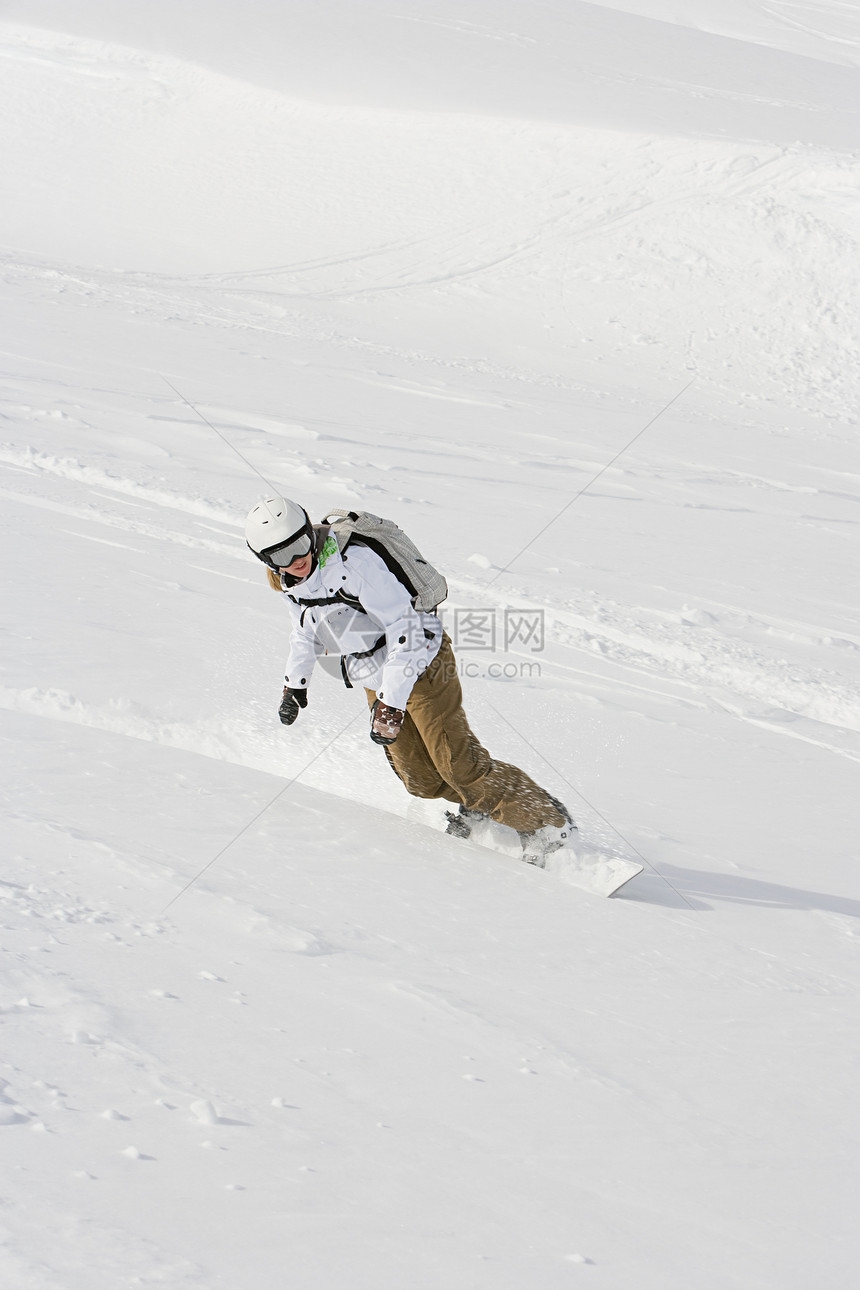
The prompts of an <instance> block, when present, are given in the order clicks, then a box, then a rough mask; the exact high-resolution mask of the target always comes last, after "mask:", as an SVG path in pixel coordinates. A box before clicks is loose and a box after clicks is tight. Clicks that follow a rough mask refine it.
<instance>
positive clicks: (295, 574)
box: [279, 551, 312, 579]
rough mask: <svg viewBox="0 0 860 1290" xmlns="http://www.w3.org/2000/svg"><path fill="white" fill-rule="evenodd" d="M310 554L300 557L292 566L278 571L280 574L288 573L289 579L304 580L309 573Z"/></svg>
mask: <svg viewBox="0 0 860 1290" xmlns="http://www.w3.org/2000/svg"><path fill="white" fill-rule="evenodd" d="M311 563H312V558H311V553H310V551H309V552H308V553H307V555H303V556H300V557H299V559H298V560H293V563H292V564H289V565H287V567H286V568H285V569H280V570H279V572H280V573H288V574H289V575H290V577H291V578H300V579H301V578H306V577H307V576H308V574H309V573H310V571H311Z"/></svg>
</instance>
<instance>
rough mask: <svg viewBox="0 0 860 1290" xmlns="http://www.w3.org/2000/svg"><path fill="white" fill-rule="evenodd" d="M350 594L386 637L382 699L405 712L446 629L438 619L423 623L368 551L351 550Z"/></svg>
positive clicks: (397, 583)
mask: <svg viewBox="0 0 860 1290" xmlns="http://www.w3.org/2000/svg"><path fill="white" fill-rule="evenodd" d="M347 565H348V568H349V570H350V575H351V576H350V584H351V585H350V591H351V592H352V593H353V594H354V595H357V596H358V598H359V600H360V601H361V604H362V606H363V608H364V610H365V612H366V613H368V614H369V615H370V616H371V618H373V619H375V620H376V622H378V623H379V625H380V627H381V628H382V630H383V631H384V632H385V642H386V658H385V663H384V664H383V668H382V683H381V685H380V688H379V692H378V693H379V697H380V699H382V700H383V702H385V703H388V704H390V705H391V707H392V708H405V707H406V703H407V700H408V699H409V695H410V694H411V693H412V687H413V686H414V684H415V682H416V681H417V680H418V678H419V677H420V675H421V673H422V672H423V671H424V669H425V668H426V667H427V665H428V663H430V662H431V661H432V660H433V658H435V656H436V653H437V652H438V649H439V645H440V643H441V639H442V629H441V625H440V624H439V621H438V619H435V618H432V617H430V618H429V619H428V624H430V625H432V626H430V625H428V632H430V633H431V635H430V638H429V639H428V636H427V635H426V634H425V629H424V620H423V617H422V615H421V614H419V613H418V612H417V611H416V610H415V608H414V607H413V604H412V597H411V596H410V595H409V592H408V591H407V590H406V588H405V587H404V586H403V583H402V582H400V581H399V580H398V579H397V578H395V576H394V574H393V573H392V572H391V570H390V569H389V568H388V566H387V565H386V564H385V562H384V561H383V560H381V559H380V557H379V556H378V555H377V554H376V553H375V552H374V551H371V550H370V548H369V547H356V548H352V547H351V548H350V550H349V553H348V557H347Z"/></svg>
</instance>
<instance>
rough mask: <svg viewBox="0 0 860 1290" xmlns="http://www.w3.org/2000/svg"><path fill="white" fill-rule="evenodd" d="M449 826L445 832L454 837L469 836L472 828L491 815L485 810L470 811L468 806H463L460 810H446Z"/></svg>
mask: <svg viewBox="0 0 860 1290" xmlns="http://www.w3.org/2000/svg"><path fill="white" fill-rule="evenodd" d="M445 814H446V815H447V817H448V827H447V828H446V830H445V832H446V833H447V834H448V835H449V836H450V837H452V838H469V837H471V836H472V829H473V828H474V826H475V825H476V824H477V823H478V822H479V821H480V820H488V819H489V818H490V817H489V816H488V815H485V814H484V812H483V811H470V810H469V808H468V806H461V807H460V810H459V811H446V812H445Z"/></svg>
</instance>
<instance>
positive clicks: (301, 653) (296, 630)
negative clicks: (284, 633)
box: [284, 601, 319, 690]
mask: <svg viewBox="0 0 860 1290" xmlns="http://www.w3.org/2000/svg"><path fill="white" fill-rule="evenodd" d="M287 604H288V607H289V610H290V617H291V618H292V620H293V630H292V634H291V636H290V648H289V653H288V655H287V662H286V666H285V667H284V683H285V685H287V686H289V688H290V689H291V690H306V689H307V687H308V685H309V683H310V679H311V675H312V673H313V670H314V664H315V663H316V661H317V653H318V652H319V651H318V647H317V644H316V640H315V637H314V631H313V627H312V626H311V627H305V626H304V625H303V624H302V621H301V613H300V611H299V608H298V606H297V605H293V604H291V603H290V602H289V601H288V602H287Z"/></svg>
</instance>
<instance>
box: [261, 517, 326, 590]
mask: <svg viewBox="0 0 860 1290" xmlns="http://www.w3.org/2000/svg"><path fill="white" fill-rule="evenodd" d="M245 541H246V542H247V543H248V546H249V548H250V549H251V550H252V551H253V552H254V555H255V556H256V557H257V559H258V560H262V561H263V563H264V564H267V565H268V566H269V568H270V569H274V570H275V571H277V570H278V569H285V568H287V566H288V565H291V564H292V562H293V561H294V560H299V559H301V558H302V556H305V555H311V554H313V555H314V556H315V555H316V541H315V536H314V528H313V525H312V524H311V521H310V517H309V515H308V513H307V511H306V510H305V508H304V507H303V506H299V504H298V502H291V501H290V500H289V499H288V498H286V497H267V498H265V500H264V501H262V502H258V503H257V505H256V506H255V507H254V508H253V510H252V511H251V513H250V514H249V516H248V518H247V520H246V521H245ZM315 564H316V561H314V564H313V565H312V566H311V567H312V569H313V567H315ZM283 577H284V580H285V581H288V582H290V583H291V584H292V582H293V581H296V582H298V581H300V580H299V579H290V577H289V574H284V575H283Z"/></svg>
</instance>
